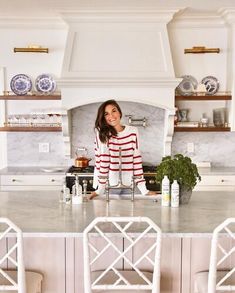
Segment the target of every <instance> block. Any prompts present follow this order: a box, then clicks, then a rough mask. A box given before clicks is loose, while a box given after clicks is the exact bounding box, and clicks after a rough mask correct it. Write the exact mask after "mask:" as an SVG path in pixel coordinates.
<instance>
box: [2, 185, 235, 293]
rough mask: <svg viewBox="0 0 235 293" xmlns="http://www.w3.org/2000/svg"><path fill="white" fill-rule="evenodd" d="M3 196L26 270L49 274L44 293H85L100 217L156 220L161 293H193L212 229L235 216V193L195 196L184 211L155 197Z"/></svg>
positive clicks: (49, 193) (22, 193) (4, 209)
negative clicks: (91, 227)
mask: <svg viewBox="0 0 235 293" xmlns="http://www.w3.org/2000/svg"><path fill="white" fill-rule="evenodd" d="M0 196H1V205H0V216H1V217H8V218H10V219H11V220H12V221H14V222H15V223H16V224H17V225H18V226H19V227H20V228H21V229H22V231H23V236H24V248H25V249H24V253H25V265H26V268H27V269H33V270H36V271H40V272H41V273H43V274H44V282H43V292H44V293H52V292H58V293H82V292H83V260H82V232H83V230H84V228H85V227H86V226H87V225H88V224H89V223H90V222H91V221H92V220H93V219H94V218H95V217H97V216H147V217H149V218H151V219H152V220H153V221H154V222H155V223H157V224H158V225H159V226H160V227H161V229H162V231H163V241H162V261H161V274H162V278H161V292H178V293H186V292H187V293H188V292H193V291H192V290H193V276H194V273H195V272H197V271H200V270H205V269H207V268H208V262H209V250H210V239H211V234H212V231H213V229H214V228H215V227H216V226H217V225H218V224H219V223H221V222H222V221H223V220H224V219H226V218H228V217H233V216H235V201H234V196H235V195H234V193H233V192H194V193H193V195H192V198H191V201H190V203H189V204H188V205H182V206H180V207H179V208H168V207H161V205H160V202H154V201H153V199H152V198H151V197H146V199H139V200H135V201H134V202H131V201H130V200H110V202H109V203H107V202H106V201H105V200H104V199H96V200H92V201H89V202H85V203H83V204H81V205H66V204H61V203H59V192H58V191H38V192H37V191H17V192H16V191H11V192H0ZM143 250H144V247H143Z"/></svg>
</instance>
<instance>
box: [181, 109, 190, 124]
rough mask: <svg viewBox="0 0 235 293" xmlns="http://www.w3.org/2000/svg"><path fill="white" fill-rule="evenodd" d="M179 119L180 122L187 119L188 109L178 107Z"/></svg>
mask: <svg viewBox="0 0 235 293" xmlns="http://www.w3.org/2000/svg"><path fill="white" fill-rule="evenodd" d="M179 121H180V122H186V121H188V109H179Z"/></svg>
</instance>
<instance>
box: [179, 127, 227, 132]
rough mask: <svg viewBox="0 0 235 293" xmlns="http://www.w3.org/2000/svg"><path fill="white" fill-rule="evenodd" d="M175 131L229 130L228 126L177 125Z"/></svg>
mask: <svg viewBox="0 0 235 293" xmlns="http://www.w3.org/2000/svg"><path fill="white" fill-rule="evenodd" d="M174 130H175V132H223V131H231V129H230V127H215V126H209V127H182V126H180V127H177V126H175V128H174Z"/></svg>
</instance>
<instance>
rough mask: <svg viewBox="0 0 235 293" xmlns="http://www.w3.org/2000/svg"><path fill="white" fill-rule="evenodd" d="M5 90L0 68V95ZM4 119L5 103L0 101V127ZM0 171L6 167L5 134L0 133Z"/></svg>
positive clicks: (3, 74)
mask: <svg viewBox="0 0 235 293" xmlns="http://www.w3.org/2000/svg"><path fill="white" fill-rule="evenodd" d="M4 90H5V68H4V67H0V93H1V94H2V92H3V91H4ZM5 117H6V101H5V100H1V101H0V126H1V127H2V126H4V122H5ZM0 141H1V143H0V169H1V168H4V167H6V166H7V133H6V132H0Z"/></svg>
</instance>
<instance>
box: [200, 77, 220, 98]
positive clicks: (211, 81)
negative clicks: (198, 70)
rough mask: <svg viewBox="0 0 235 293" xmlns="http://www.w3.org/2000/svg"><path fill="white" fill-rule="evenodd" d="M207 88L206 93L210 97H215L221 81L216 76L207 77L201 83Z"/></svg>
mask: <svg viewBox="0 0 235 293" xmlns="http://www.w3.org/2000/svg"><path fill="white" fill-rule="evenodd" d="M201 83H202V84H204V85H205V87H206V93H207V94H208V95H214V94H215V93H216V92H217V91H218V89H219V81H218V79H217V78H216V77H214V76H206V77H204V78H203V79H202V81H201Z"/></svg>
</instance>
